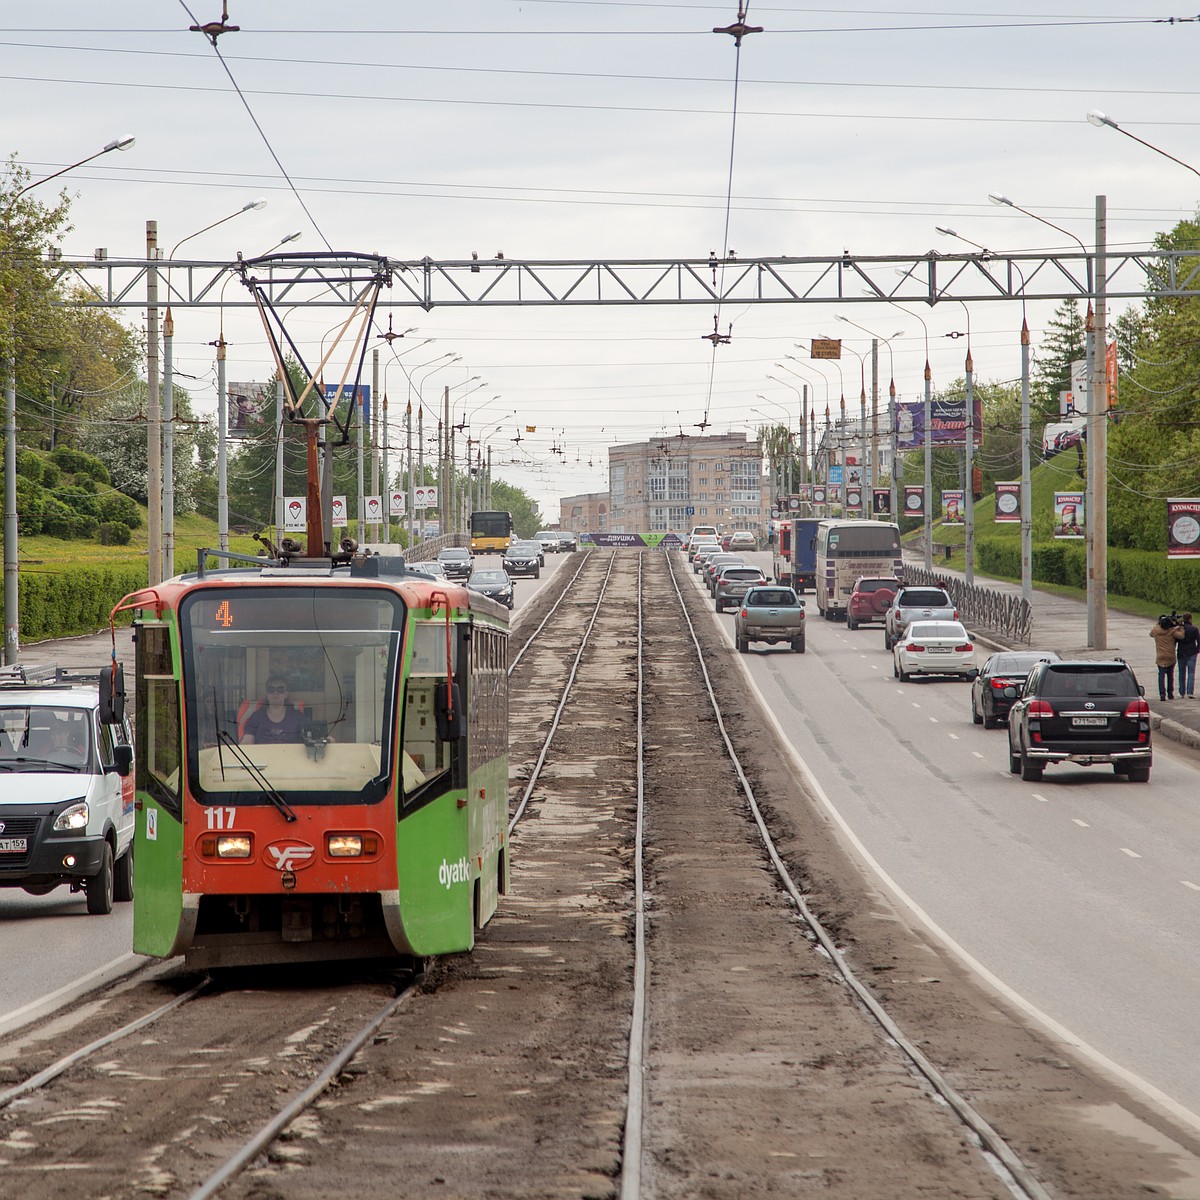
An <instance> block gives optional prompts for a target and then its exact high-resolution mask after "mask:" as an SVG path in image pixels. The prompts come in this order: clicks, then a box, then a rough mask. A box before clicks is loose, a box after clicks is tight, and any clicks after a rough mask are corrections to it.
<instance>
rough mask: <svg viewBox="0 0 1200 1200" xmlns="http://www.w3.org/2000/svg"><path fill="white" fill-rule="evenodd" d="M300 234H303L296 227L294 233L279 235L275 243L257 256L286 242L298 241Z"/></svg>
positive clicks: (261, 256) (267, 252) (260, 256)
mask: <svg viewBox="0 0 1200 1200" xmlns="http://www.w3.org/2000/svg"><path fill="white" fill-rule="evenodd" d="M263 203H264V204H265V203H266V201H265V200H264V201H263ZM302 236H303V234H302V232H301V231H300V230H299V229H297V230H296V232H295V233H289V234H287V235H286V236H284V237H281V238H280V239H279V241H277V242H276V243H275V245H273V246H271V247H270V248H269V249H266V250H264V251H263V252H262V254H260V255H259V256H258V257H259V258H263V257H265V256H266V255H268V254H272V253H274V252H275V251H276V250H278V249H279V247H280V246H286V245H287V244H288V242H295V241H298V240H299V239H300V238H301V237H302Z"/></svg>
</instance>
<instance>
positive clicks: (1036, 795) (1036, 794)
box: [1033, 792, 1050, 804]
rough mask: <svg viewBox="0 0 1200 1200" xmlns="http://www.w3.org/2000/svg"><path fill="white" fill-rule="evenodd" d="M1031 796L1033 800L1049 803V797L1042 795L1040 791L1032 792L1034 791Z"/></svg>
mask: <svg viewBox="0 0 1200 1200" xmlns="http://www.w3.org/2000/svg"><path fill="white" fill-rule="evenodd" d="M1033 798H1034V799H1035V800H1040V801H1041V802H1042V803H1043V804H1049V803H1050V800H1049V798H1048V797H1047V796H1043V795H1042V794H1041V792H1034V793H1033Z"/></svg>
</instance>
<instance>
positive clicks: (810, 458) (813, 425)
mask: <svg viewBox="0 0 1200 1200" xmlns="http://www.w3.org/2000/svg"><path fill="white" fill-rule="evenodd" d="M794 344H795V345H796V346H797V347H799V345H800V343H799V342H796V343H794ZM783 358H784V362H794V363H795V364H796V365H797V366H798V367H800V368H801V370H800V371H799V372H797V371H794V370H792V368H791V367H785V366H784V365H783V363H779V364H778V365H779V366H781V367H783V369H784V370H785V371H787V373H788V374H789V375H795V376H796V378H797V379H804V380H805V389H806V394H807V387H808V382H807V381H808V379H809V378H810V376H807V375H805V374H803V371H804V368H805V367H809V368H813V369H816V366H817V364H816V363H814V362H806V361H805V360H803V359H799V358H797V357H796V356H795V355H794V354H785V355H784V356H783ZM817 378H818V379H819V380H820V381H821V383H822V384H823V385H824V387H825V407H826V408H827V409H828V407H829V378H828V376H827V375H826V374H825V372H824V371H821V370H817ZM807 416H808V429H807V431H806V432H805V431H802V432H803V433H804V436H805V437H807V439H808V441H807V449H806V450H805V453H804V456H803V460H804V478H803V479H801V480H800V482H801V483H808V481H809V473H810V471H811V470H812V469H813V468H814V467H815V466H816V464H817V401H816V397H815V396H814V397H813V402H812V405H811V406H809V408H808V414H807Z"/></svg>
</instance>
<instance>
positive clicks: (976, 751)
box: [971, 750, 983, 758]
mask: <svg viewBox="0 0 1200 1200" xmlns="http://www.w3.org/2000/svg"><path fill="white" fill-rule="evenodd" d="M971 753H972V754H973V755H975V757H976V758H982V757H983V755H982V754H980V753H979V751H978V750H972V751H971Z"/></svg>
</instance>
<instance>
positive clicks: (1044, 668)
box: [1008, 659, 1151, 783]
mask: <svg viewBox="0 0 1200 1200" xmlns="http://www.w3.org/2000/svg"><path fill="white" fill-rule="evenodd" d="M1059 762H1073V763H1079V764H1081V765H1082V766H1090V765H1093V764H1095V763H1109V764H1111V766H1112V768H1113V771H1114V772H1116V774H1117V775H1124V776H1128V778H1129V779H1130V780H1132V781H1133V782H1134V783H1146V782H1147V781H1148V780H1149V779H1150V765H1151V748H1150V706H1149V705H1148V704H1147V703H1146V700H1145V694H1144V689H1143V688H1142V687H1140V686H1139V685H1138V681H1137V678H1136V676H1135V675H1134V673H1133V671H1132V670H1131V669H1130V667H1129V664H1128V663H1126V662H1123V661H1121V660H1120V659H1114V660H1112V661H1106V662H1085V661H1067V662H1053V663H1046V662H1043V663H1037V664H1036V665H1035V666H1034V667H1033V668H1032V669H1031V670H1030V672H1029V677H1028V679H1026V681H1025V686H1024V687H1023V688H1022V689H1021V695H1020V696H1019V697H1018V698H1017V699H1016V700H1015V701H1014V703H1013V706H1012V708H1011V710H1010V711H1009V714H1008V769H1009V771H1011V772H1012V774H1014V775H1017V774H1019V775H1020V776H1021V778H1022V779H1024V780H1026V781H1028V782H1030V783H1036V782H1037V781H1038V780H1040V779H1041V777H1042V771H1043V770H1045V768H1046V764H1047V763H1059Z"/></svg>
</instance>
